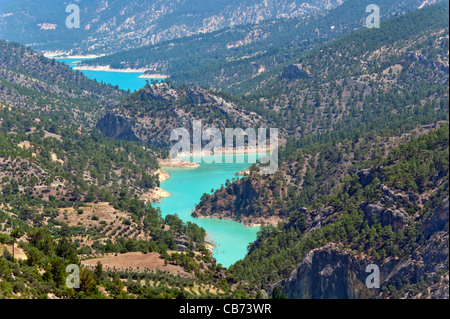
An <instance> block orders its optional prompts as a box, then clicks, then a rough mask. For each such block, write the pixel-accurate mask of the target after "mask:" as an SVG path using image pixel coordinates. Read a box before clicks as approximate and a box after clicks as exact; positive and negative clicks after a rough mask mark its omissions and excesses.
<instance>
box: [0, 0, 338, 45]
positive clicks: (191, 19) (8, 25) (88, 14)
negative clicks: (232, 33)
mask: <svg viewBox="0 0 450 319" xmlns="http://www.w3.org/2000/svg"><path fill="white" fill-rule="evenodd" d="M342 3H343V0H244V1H233V0H157V1H151V0H145V1H135V0H134V1H130V0H109V1H107V0H95V1H91V0H89V1H88V0H80V1H77V2H76V4H77V5H78V6H79V8H80V28H79V29H75V28H74V29H68V28H66V26H65V21H66V17H67V16H68V15H69V13H66V12H65V9H66V6H67V4H68V3H65V2H61V1H58V0H42V1H39V2H36V1H28V0H19V1H17V0H3V1H2V3H1V4H0V38H1V39H6V40H9V41H18V42H21V43H24V44H26V45H29V46H31V47H33V48H34V49H39V50H64V51H70V52H71V53H88V52H89V53H91V52H94V53H112V52H116V51H119V50H124V49H127V48H135V47H139V46H143V45H149V44H154V43H159V42H161V41H164V40H171V39H175V38H180V37H184V36H189V35H194V34H201V33H208V32H212V31H216V30H219V29H222V28H224V27H230V26H237V25H242V24H248V23H259V22H261V21H264V20H266V19H274V18H281V17H283V18H288V17H298V16H306V15H310V14H316V13H320V12H324V11H326V10H329V9H332V8H334V7H336V6H339V5H341V4H342Z"/></svg>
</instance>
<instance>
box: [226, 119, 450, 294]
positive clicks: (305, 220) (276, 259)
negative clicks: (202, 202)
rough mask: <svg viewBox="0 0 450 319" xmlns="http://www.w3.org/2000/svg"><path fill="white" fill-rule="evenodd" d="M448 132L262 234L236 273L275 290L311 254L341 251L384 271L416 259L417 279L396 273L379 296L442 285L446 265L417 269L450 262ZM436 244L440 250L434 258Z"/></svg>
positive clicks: (386, 160)
mask: <svg viewBox="0 0 450 319" xmlns="http://www.w3.org/2000/svg"><path fill="white" fill-rule="evenodd" d="M448 132H449V126H448V125H444V126H443V127H442V128H440V129H438V130H435V131H432V132H430V133H428V134H425V135H423V136H420V137H418V138H415V139H413V140H412V141H411V142H409V143H406V144H404V145H401V146H399V147H396V148H394V149H392V150H391V151H390V152H389V155H388V156H386V157H379V158H377V159H375V160H374V161H371V162H370V165H367V168H368V171H366V172H367V173H368V174H353V175H348V176H347V177H346V178H345V179H344V185H343V187H342V188H340V189H339V190H337V191H334V192H333V194H331V195H329V196H324V197H322V198H320V199H318V200H317V201H316V202H315V203H313V204H312V205H310V206H309V207H310V208H309V209H308V210H306V209H301V210H297V211H293V212H292V213H291V216H290V219H289V221H288V222H286V223H280V224H279V225H278V226H266V227H263V228H262V230H261V231H260V233H259V235H258V240H257V241H256V242H255V243H254V244H253V245H252V246H251V247H250V250H249V254H248V256H246V257H245V259H244V260H242V261H239V262H237V263H236V264H235V265H233V266H232V267H231V269H232V272H233V273H234V274H236V275H237V276H238V277H239V278H246V279H247V280H249V281H250V282H252V283H255V284H261V285H262V286H264V285H270V284H271V283H275V282H277V281H279V280H281V279H284V278H286V277H287V276H288V275H289V273H290V272H291V271H292V270H293V269H294V268H295V266H296V265H297V264H299V263H300V262H301V261H302V259H303V258H304V257H305V255H306V254H307V253H308V252H310V251H311V250H312V249H316V248H319V247H323V246H325V245H326V244H327V243H335V244H337V245H339V246H340V247H341V249H342V250H347V251H350V252H351V254H356V255H358V256H360V257H361V258H365V259H367V260H368V261H370V262H376V263H377V264H379V265H383V264H386V263H388V262H392V260H396V259H397V258H400V259H401V258H402V257H408V256H409V257H410V258H411V259H412V260H411V261H410V263H409V265H410V266H411V269H409V268H408V269H409V270H408V271H411V272H412V273H414V272H417V273H418V275H417V276H411V275H410V274H411V272H410V273H406V274H405V273H399V274H397V273H395V271H394V272H393V273H391V274H390V277H391V278H389V279H387V280H386V281H385V282H383V283H382V289H381V292H380V296H384V297H386V296H391V297H397V298H398V297H401V296H404V295H405V294H408V293H409V294H412V295H414V294H418V293H419V292H421V289H424V287H427V284H430V285H431V284H433V283H439V282H441V281H440V279H439V278H442V277H438V278H435V277H433V276H434V274H435V273H436V269H440V267H441V266H442V265H441V264H440V261H437V263H435V264H433V265H429V267H426V268H425V269H423V268H422V270H419V269H420V266H419V265H420V263H421V260H422V258H429V256H428V255H429V254H430V253H431V254H433V253H434V254H435V256H436V258H441V257H442V256H443V257H444V258H445V249H447V257H446V258H447V262H448V165H449V162H448V160H449V158H448V156H449V139H448ZM446 205H447V206H446ZM445 206H446V207H447V213H445V209H446V208H445ZM392 212H395V213H396V214H398V215H396V216H398V218H397V219H395V222H394V220H386V219H384V217H383V216H385V214H390V213H392ZM441 212H443V214H444V215H440V214H441ZM445 214H446V215H445ZM437 216H442V217H440V218H437ZM317 220H320V223H319V224H318V223H317ZM445 241H447V248H445ZM430 242H435V245H434V246H433V247H434V250H432V251H429V249H430V248H429V246H428V243H430ZM413 256H414V257H413ZM438 256H439V257H438ZM408 267H409V266H408ZM433 267H436V268H433ZM442 271H444V273H445V271H446V272H447V273H448V264H447V268H445V263H444V268H443V269H441V271H439V272H438V273H436V275H438V276H442V274H443V273H442ZM404 276H407V277H409V278H408V281H404V279H405V278H404ZM436 280H437V281H436ZM447 280H448V279H447ZM441 283H442V282H441ZM444 285H445V281H444ZM447 287H448V281H447ZM447 289H448V288H447ZM447 293H448V292H447Z"/></svg>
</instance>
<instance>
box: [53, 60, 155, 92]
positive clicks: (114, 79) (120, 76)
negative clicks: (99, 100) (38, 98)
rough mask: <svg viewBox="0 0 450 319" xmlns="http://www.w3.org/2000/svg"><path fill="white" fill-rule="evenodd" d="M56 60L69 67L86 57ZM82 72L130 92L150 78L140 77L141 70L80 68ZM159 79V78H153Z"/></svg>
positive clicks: (139, 87)
mask: <svg viewBox="0 0 450 319" xmlns="http://www.w3.org/2000/svg"><path fill="white" fill-rule="evenodd" d="M55 60H56V61H60V62H64V63H65V64H67V65H68V66H70V67H71V68H74V67H76V66H77V64H78V62H79V61H82V60H87V58H79V59H68V58H59V59H55ZM80 72H83V74H84V75H85V76H87V77H88V78H90V79H97V81H98V82H102V81H103V82H104V83H106V84H108V83H110V84H112V85H118V86H119V88H121V89H122V90H128V89H130V91H131V92H134V91H136V90H139V89H141V88H143V87H144V86H145V84H146V80H147V81H150V79H145V78H140V77H139V76H141V75H142V74H144V73H143V72H130V73H125V72H109V71H90V70H80ZM155 80H158V81H160V80H161V79H155Z"/></svg>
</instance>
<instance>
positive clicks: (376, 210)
mask: <svg viewBox="0 0 450 319" xmlns="http://www.w3.org/2000/svg"><path fill="white" fill-rule="evenodd" d="M363 210H366V211H367V212H369V213H366V215H365V216H366V218H368V219H369V220H370V219H371V218H372V217H373V215H374V214H375V215H377V216H379V215H380V214H381V216H383V215H384V216H386V215H390V216H391V213H392V211H391V212H389V209H386V208H382V207H379V206H378V205H365V206H363ZM306 212H307V211H306ZM313 215H314V214H311V213H308V212H307V214H305V216H307V218H306V221H307V223H306V227H307V228H308V229H309V231H311V230H314V228H315V229H317V228H318V227H320V226H321V225H320V223H319V224H318V223H316V224H315V225H314V224H311V223H310V222H308V221H311V220H317V219H320V220H327V219H328V217H326V216H324V215H321V214H316V215H315V216H316V217H315V218H311V217H312V216H313ZM331 215H332V214H331ZM329 216H330V215H329ZM403 218H405V217H402V220H403ZM382 220H384V222H387V223H390V225H391V226H392V228H393V229H395V231H398V230H400V229H402V228H399V227H395V226H396V225H397V223H398V221H397V220H396V219H395V218H393V219H392V218H391V219H383V218H382ZM448 221H449V206H448V198H444V199H443V201H442V202H441V204H439V205H438V206H437V207H435V208H434V209H433V210H432V213H431V214H430V217H429V218H427V219H426V220H425V221H424V223H423V227H422V228H421V235H422V236H424V240H423V242H422V244H421V245H419V246H418V247H417V248H416V249H415V250H414V252H413V253H412V254H411V255H410V256H407V257H404V258H400V259H399V258H390V257H389V258H386V259H385V260H384V261H383V262H381V263H380V262H374V261H373V258H371V257H369V256H366V255H364V254H358V253H357V252H355V251H351V250H348V249H343V248H342V247H341V246H338V245H335V244H333V243H330V244H327V245H325V246H323V247H321V248H318V249H314V250H312V251H310V252H309V253H308V254H307V255H306V256H305V257H304V258H303V260H302V261H301V262H300V263H299V264H298V265H297V267H296V268H295V269H294V271H292V273H291V274H290V276H289V277H288V278H286V279H284V280H282V281H280V282H278V283H277V284H275V285H273V286H272V288H271V289H272V290H273V288H274V287H279V288H280V290H281V291H282V292H283V293H284V294H286V296H287V297H288V298H293V299H367V298H384V297H385V295H384V294H383V292H382V291H381V290H380V289H378V288H372V287H368V286H367V283H366V280H367V278H368V277H369V275H371V273H372V270H369V269H367V267H368V266H369V265H371V264H376V266H377V267H378V269H379V283H380V287H381V286H382V285H385V286H388V285H393V286H402V285H404V284H405V282H411V283H413V282H416V283H417V282H422V284H421V285H422V288H421V289H422V291H420V290H419V291H418V290H417V284H414V285H412V286H411V289H404V290H401V293H400V294H399V295H398V296H397V297H399V298H429V297H430V296H433V297H434V298H448V296H449V282H448V264H449V254H448V252H449V234H448ZM322 225H323V224H322ZM286 227H288V226H286ZM403 227H408V226H407V223H404V224H403ZM366 269H367V272H366ZM442 272H443V273H445V272H446V273H447V275H444V277H443V278H441V279H439V277H435V276H436V274H438V273H442ZM436 278H437V279H436Z"/></svg>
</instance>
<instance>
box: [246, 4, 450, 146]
mask: <svg viewBox="0 0 450 319" xmlns="http://www.w3.org/2000/svg"><path fill="white" fill-rule="evenodd" d="M386 39H390V42H388V41H387V40H386ZM385 53H386V54H385ZM297 62H298V63H296V64H295V65H292V67H294V68H296V69H297V70H298V74H303V75H302V76H296V77H292V76H288V74H291V73H288V72H283V73H280V74H279V75H278V76H277V77H275V78H274V79H273V80H271V81H267V82H265V83H263V84H262V85H261V86H260V87H258V88H257V89H256V92H255V93H253V94H251V95H249V96H246V97H243V98H240V99H239V100H240V105H242V106H243V107H244V108H246V109H248V110H251V111H254V112H256V113H258V114H262V115H263V117H264V118H266V119H271V120H272V121H273V122H274V123H275V125H277V126H278V127H285V128H286V129H287V130H288V132H289V133H290V135H291V136H292V135H293V136H294V137H299V138H300V139H299V141H296V142H295V143H296V147H297V148H298V147H304V146H305V145H306V144H308V143H309V142H311V143H310V144H314V143H316V142H318V140H319V139H321V140H324V139H329V141H330V142H331V139H335V142H337V141H338V140H339V138H342V137H344V136H345V137H347V138H354V137H356V136H357V135H358V134H362V132H366V133H367V132H374V133H375V132H376V133H375V134H380V133H381V132H384V133H388V132H390V133H392V132H394V131H395V132H396V133H395V134H397V135H400V134H402V133H403V132H405V130H404V129H406V130H410V129H412V128H413V127H414V126H415V125H416V124H417V123H420V124H428V123H431V122H435V121H437V120H447V119H448V2H446V3H440V4H436V5H433V6H430V7H428V8H424V9H421V10H418V11H416V12H412V13H409V14H407V15H404V16H400V17H396V18H393V19H390V20H387V21H385V22H383V23H381V27H380V28H379V29H366V30H361V31H356V32H354V33H352V34H349V35H348V36H344V37H343V38H340V39H338V40H336V41H332V42H330V43H329V44H327V45H326V46H323V47H321V48H318V49H316V50H313V51H312V52H310V53H308V54H306V55H305V56H304V57H302V58H301V59H299V60H298V61H297ZM237 103H238V102H237ZM402 130H403V132H402ZM316 133H317V134H316ZM384 133H383V134H384ZM307 140H309V142H307ZM312 140H314V141H312ZM305 143H306V144H305Z"/></svg>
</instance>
